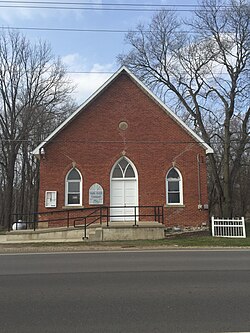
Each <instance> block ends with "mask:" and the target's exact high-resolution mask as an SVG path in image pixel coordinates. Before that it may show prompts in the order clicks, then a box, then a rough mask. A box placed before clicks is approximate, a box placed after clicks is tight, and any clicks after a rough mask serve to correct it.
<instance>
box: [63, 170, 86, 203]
mask: <svg viewBox="0 0 250 333" xmlns="http://www.w3.org/2000/svg"><path fill="white" fill-rule="evenodd" d="M65 203H66V206H77V205H79V206H81V205H82V176H81V174H80V172H79V171H78V170H77V169H76V168H73V169H71V170H70V171H69V172H68V174H67V176H66V182H65Z"/></svg>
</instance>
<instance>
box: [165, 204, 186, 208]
mask: <svg viewBox="0 0 250 333" xmlns="http://www.w3.org/2000/svg"><path fill="white" fill-rule="evenodd" d="M164 207H166V208H185V205H183V204H178V205H171V204H166V205H164Z"/></svg>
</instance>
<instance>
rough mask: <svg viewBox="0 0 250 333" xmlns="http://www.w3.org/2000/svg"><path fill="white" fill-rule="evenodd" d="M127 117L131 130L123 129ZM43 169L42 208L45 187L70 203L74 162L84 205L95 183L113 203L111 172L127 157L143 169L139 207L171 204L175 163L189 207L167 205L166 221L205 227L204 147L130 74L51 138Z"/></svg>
mask: <svg viewBox="0 0 250 333" xmlns="http://www.w3.org/2000/svg"><path fill="white" fill-rule="evenodd" d="M121 121H126V122H127V124H128V128H127V129H126V130H121V129H119V126H118V125H119V123H120V122H121ZM45 151H46V157H45V159H42V160H41V167H40V201H39V210H40V211H46V210H47V211H51V210H53V209H51V208H48V209H46V208H44V195H45V191H46V190H47V191H52V190H54V191H57V193H58V199H57V207H56V209H57V210H59V209H63V207H64V206H65V199H64V196H65V194H64V193H65V189H64V186H65V176H66V174H67V172H68V171H69V170H70V169H71V168H72V163H75V165H76V167H77V168H78V169H79V171H80V172H81V174H82V177H83V206H84V207H88V191H89V188H90V186H91V185H92V184H93V183H99V184H100V185H101V186H102V187H103V189H104V204H105V205H109V204H110V171H111V169H112V167H113V165H114V163H115V162H116V161H117V160H118V159H119V158H120V157H121V156H122V155H123V154H125V156H127V157H128V158H129V159H130V160H131V161H132V162H133V163H134V165H135V166H136V168H137V172H138V188H139V205H166V183H165V179H166V174H167V172H168V170H169V169H170V168H171V167H172V166H173V163H174V165H175V166H176V167H177V168H178V169H179V171H180V172H181V173H182V177H183V187H184V206H183V207H175V208H174V207H173V208H170V207H166V208H165V223H166V225H181V226H200V225H201V224H202V223H203V222H207V221H208V212H207V211H205V210H198V203H199V197H198V165H197V155H198V154H199V157H200V159H201V160H202V161H203V162H202V163H200V180H201V181H200V184H201V203H202V204H205V203H207V202H208V198H207V185H206V184H207V178H206V163H205V161H206V157H205V151H204V149H203V148H202V147H200V145H199V144H198V143H197V142H196V141H195V140H194V139H193V138H192V137H191V136H190V135H189V134H188V133H187V132H186V131H185V130H184V129H183V128H182V127H181V126H180V125H179V124H177V123H176V121H174V120H173V119H172V118H171V117H170V116H168V115H167V114H166V112H165V111H164V110H163V109H162V108H161V107H160V105H158V104H157V103H155V102H154V101H153V100H152V99H151V98H150V97H149V96H147V94H145V92H144V91H142V90H141V89H140V88H139V87H138V86H137V85H136V84H135V83H134V82H133V81H132V80H131V79H130V77H129V76H128V75H126V74H121V75H119V76H118V77H117V78H116V80H115V81H113V83H112V84H111V85H109V86H108V87H106V89H105V90H104V91H103V92H102V93H101V94H100V95H99V96H98V97H97V98H95V99H94V100H92V102H91V103H90V104H89V105H88V106H87V107H85V109H84V110H83V111H82V112H81V113H80V114H78V116H77V117H76V118H75V119H74V120H73V121H71V123H70V124H69V125H68V126H67V127H66V128H64V129H63V130H62V131H61V132H60V133H59V134H57V136H56V137H55V138H54V140H53V141H52V142H50V143H49V144H47V145H46V147H45Z"/></svg>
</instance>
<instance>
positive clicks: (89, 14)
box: [0, 0, 197, 104]
mask: <svg viewBox="0 0 250 333" xmlns="http://www.w3.org/2000/svg"><path fill="white" fill-rule="evenodd" d="M19 1H20V0H19ZM47 1H52V0H47ZM35 2H38V0H36V1H33V3H35ZM53 2H60V3H62V2H67V3H71V4H70V5H69V4H68V5H66V6H67V7H79V5H75V4H74V2H85V3H86V2H88V3H90V2H92V3H97V2H98V3H100V6H99V8H102V9H104V8H107V4H108V3H109V4H110V3H114V4H116V5H118V4H121V3H122V4H131V3H133V4H138V5H140V4H168V5H173V6H174V5H181V4H182V5H188V4H190V5H192V4H196V3H197V1H195V0H188V1H187V0H169V1H166V0H165V1H164V0H162V1H161V0H157V1H154V0H150V1H147V0H134V1H133V0H130V1H127V0H123V1H122V0H121V1H114V0H105V1H104V0H93V1H91V0H86V1H84V0H73V1H71V2H70V1H69V0H54V1H53ZM105 4H106V6H105ZM4 5H22V6H27V5H28V4H27V3H26V4H21V3H18V0H17V2H16V3H13V1H11V0H9V1H5V2H2V1H0V26H2V27H3V26H9V27H42V28H71V29H111V30H129V29H134V28H136V26H137V25H138V23H147V22H149V21H150V18H151V17H152V15H153V12H146V11H140V12H139V11H138V12H137V11H105V10H79V9H78V10H77V9H67V10H66V9H41V8H39V9H37V8H36V9H32V8H16V7H15V8H6V7H5V8H4V7H1V6H4ZM31 5H32V4H31ZM61 6H62V5H61ZM86 7H91V5H86ZM124 7H126V6H122V7H120V8H124ZM116 8H117V6H116ZM147 8H148V7H147ZM178 8H179V9H180V7H178ZM182 8H184V7H182ZM179 14H180V15H188V13H187V12H186V13H184V12H179ZM22 32H23V34H25V35H26V36H27V38H28V39H30V40H31V41H36V40H38V39H42V40H45V41H47V42H48V43H50V45H51V47H52V51H53V53H54V54H55V55H56V56H60V57H61V59H62V60H63V62H64V63H65V64H66V65H67V68H68V70H69V71H74V72H75V71H87V72H102V71H103V72H106V71H108V72H110V71H111V72H113V71H115V70H117V69H118V67H119V66H118V64H117V60H116V57H117V55H118V54H119V53H123V52H124V51H126V50H128V46H126V45H125V43H124V36H125V33H103V32H98V33H97V32H65V31H63V32H59V31H33V30H22ZM69 75H70V77H71V79H72V81H73V82H74V83H75V84H76V85H77V88H76V91H75V93H74V97H75V98H76V100H77V103H78V104H79V103H82V102H83V101H84V100H85V99H86V98H87V97H88V96H90V95H91V94H92V93H93V92H94V91H95V90H96V89H97V88H99V86H100V85H101V84H102V83H104V82H105V81H106V80H107V79H108V77H109V76H110V75H111V74H98V73H96V74H94V73H92V74H91V73H84V74H83V73H82V74H76V73H74V74H72V73H71V74H69Z"/></svg>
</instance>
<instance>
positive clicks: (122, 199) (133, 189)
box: [110, 178, 138, 221]
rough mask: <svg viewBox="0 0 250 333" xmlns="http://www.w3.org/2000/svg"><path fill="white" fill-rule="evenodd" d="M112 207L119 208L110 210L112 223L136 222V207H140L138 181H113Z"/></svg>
mask: <svg viewBox="0 0 250 333" xmlns="http://www.w3.org/2000/svg"><path fill="white" fill-rule="evenodd" d="M110 205H111V207H114V206H118V207H117V208H115V207H114V208H111V210H110V215H111V221H132V220H133V221H134V220H135V208H134V206H137V205H138V189H137V179H126V178H125V179H119V180H118V179H112V180H111V198H110ZM126 206H133V207H126ZM136 212H137V209H136Z"/></svg>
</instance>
